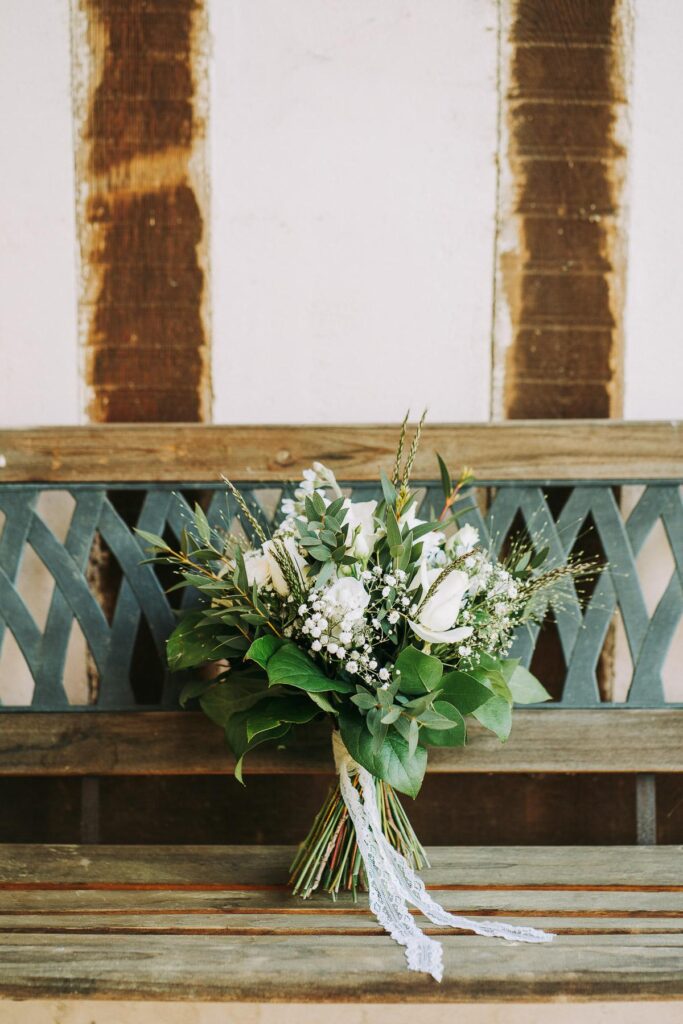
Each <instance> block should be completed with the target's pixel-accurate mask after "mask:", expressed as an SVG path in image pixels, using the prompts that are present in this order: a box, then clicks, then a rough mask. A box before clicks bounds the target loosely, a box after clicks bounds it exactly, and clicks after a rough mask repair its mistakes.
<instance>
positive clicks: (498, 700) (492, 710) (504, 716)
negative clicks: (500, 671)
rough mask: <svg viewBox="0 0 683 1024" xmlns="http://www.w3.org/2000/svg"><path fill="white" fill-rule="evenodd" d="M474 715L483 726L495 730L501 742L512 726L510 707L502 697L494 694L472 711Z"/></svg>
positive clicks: (506, 736)
mask: <svg viewBox="0 0 683 1024" xmlns="http://www.w3.org/2000/svg"><path fill="white" fill-rule="evenodd" d="M474 717H475V718H476V719H477V721H478V722H481V724H482V725H483V726H484V728H485V729H490V730H491V732H495V734H496V736H497V737H498V739H499V740H501V741H502V742H503V743H504V742H505V740H506V739H507V738H508V736H509V735H510V729H511V728H512V707H511V706H510V702H509V701H507V700H506V699H505V698H504V697H498V696H496V695H494V696H493V697H489V699H488V700H487V701H486V703H485V704H482V705H481V707H480V708H477V710H476V711H475V712H474Z"/></svg>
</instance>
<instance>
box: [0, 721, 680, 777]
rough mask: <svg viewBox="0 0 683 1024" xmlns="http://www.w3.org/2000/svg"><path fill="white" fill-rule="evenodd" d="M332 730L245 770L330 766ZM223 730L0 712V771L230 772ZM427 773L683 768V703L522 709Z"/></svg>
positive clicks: (439, 752)
mask: <svg viewBox="0 0 683 1024" xmlns="http://www.w3.org/2000/svg"><path fill="white" fill-rule="evenodd" d="M330 750H331V748H330V734H329V729H328V728H327V727H325V726H320V727H319V728H310V729H309V730H307V732H306V735H305V736H301V737H300V738H299V739H298V740H297V741H295V742H294V743H293V744H292V746H291V747H290V748H289V749H285V750H278V749H276V748H268V747H266V748H260V749H259V750H257V751H255V752H254V753H253V755H251V757H249V758H247V760H246V765H245V771H246V773H247V774H249V773H251V774H261V775H269V774H281V773H291V774H297V775H319V774H330V773H331V772H332V759H331V752H330ZM233 767H234V758H233V757H232V755H231V754H230V752H229V751H228V750H227V748H226V746H225V744H224V742H223V735H222V733H221V731H220V730H219V729H218V728H217V727H216V726H215V725H213V724H212V723H211V722H209V721H208V719H206V718H205V717H204V716H203V715H202V714H201V713H200V712H194V713H191V712H185V713H184V712H172V711H171V712H164V711H148V712H132V713H131V712H70V713H59V712H46V713H40V712H16V713H11V714H6V715H3V716H2V726H1V727H0V775H15V776H21V775H141V774H142V775H148V774H157V775H196V774H202V775H203V774H225V773H229V772H232V770H233ZM428 771H430V772H560V773H561V772H678V771H683V709H673V708H660V709H654V710H636V709H620V708H612V709H606V710H595V709H589V710H583V711H582V710H576V711H574V710H568V709H562V710H552V709H546V710H538V711H531V710H518V711H517V712H516V716H515V720H514V725H513V730H512V735H511V737H510V739H509V740H508V741H507V743H505V744H501V743H500V742H499V741H498V740H497V739H496V737H495V736H493V734H491V733H488V732H486V731H485V730H483V729H482V728H481V727H480V726H478V725H477V724H476V723H475V724H473V726H472V727H471V729H470V742H469V744H468V746H467V748H464V749H456V750H449V749H448V748H434V749H432V750H431V751H430V756H429V766H428Z"/></svg>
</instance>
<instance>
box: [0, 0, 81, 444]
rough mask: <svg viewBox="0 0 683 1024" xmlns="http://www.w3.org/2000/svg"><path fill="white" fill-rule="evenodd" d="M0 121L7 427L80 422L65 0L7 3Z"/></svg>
mask: <svg viewBox="0 0 683 1024" xmlns="http://www.w3.org/2000/svg"><path fill="white" fill-rule="evenodd" d="M0 124H1V125H2V138H3V141H2V154H1V156H0V253H2V273H0V426H28V425H32V424H50V423H67V424H68V423H76V422H78V419H79V360H78V348H77V333H76V224H75V213H74V209H75V207H74V175H73V140H72V116H71V59H70V49H69V4H68V0H1V3H0Z"/></svg>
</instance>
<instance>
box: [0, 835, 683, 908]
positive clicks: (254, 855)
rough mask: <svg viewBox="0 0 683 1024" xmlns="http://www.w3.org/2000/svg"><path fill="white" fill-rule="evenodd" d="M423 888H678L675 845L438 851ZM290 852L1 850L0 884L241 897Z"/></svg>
mask: <svg viewBox="0 0 683 1024" xmlns="http://www.w3.org/2000/svg"><path fill="white" fill-rule="evenodd" d="M427 853H428V856H429V860H430V863H431V867H430V868H426V869H425V870H424V871H422V872H421V874H422V877H423V878H424V880H425V882H426V884H427V885H428V886H433V887H435V888H438V889H442V890H445V891H450V892H452V893H458V892H459V891H461V890H476V889H482V890H485V891H486V894H487V895H486V898H487V899H491V898H492V894H495V893H496V892H498V891H512V890H520V889H523V888H526V887H528V888H530V889H534V888H536V887H541V888H543V889H552V890H560V889H562V888H566V887H578V888H580V889H584V890H587V889H590V888H591V887H601V888H602V887H606V888H608V889H618V890H619V889H620V890H628V889H632V888H635V889H636V890H648V889H650V890H652V891H663V890H666V889H670V888H671V889H673V890H674V891H677V892H683V871H682V870H681V865H682V864H683V860H682V855H681V849H680V847H678V846H656V847H646V846H640V847H632V846H583V847H557V846H519V847H515V846H509V847H508V846H491V847H472V846H434V847H430V848H429V849H428V851H427ZM293 855H294V849H293V848H292V847H288V846H104V845H102V846H82V845H54V846H52V845H51V846H42V845H33V844H22V843H16V844H4V845H0V888H9V887H15V888H26V887H30V886H34V887H38V888H46V889H47V888H49V887H50V886H68V887H69V888H71V889H80V888H87V887H89V886H96V887H107V886H116V885H120V886H122V887H127V888H132V889H135V888H137V889H138V890H139V891H141V892H144V891H145V890H146V889H163V888H164V887H166V888H168V887H178V888H180V889H183V888H186V889H192V888H195V889H200V890H207V889H211V888H214V889H215V890H216V891H221V890H223V891H226V890H227V891H229V890H230V889H231V888H236V889H238V890H240V891H242V890H244V889H248V888H249V887H251V886H255V887H256V888H257V889H259V890H264V889H268V888H269V887H273V886H275V887H276V888H277V890H281V889H283V887H284V885H285V883H286V881H287V872H288V867H289V864H290V862H291V859H292V857H293Z"/></svg>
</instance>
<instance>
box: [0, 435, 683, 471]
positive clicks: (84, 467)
mask: <svg viewBox="0 0 683 1024" xmlns="http://www.w3.org/2000/svg"><path fill="white" fill-rule="evenodd" d="M397 434H398V431H397V428H396V427H395V426H382V425H368V426H363V425H360V426H359V425H354V426H210V425H202V424H168V425H165V424H136V425H128V424H126V425H106V426H88V427H40V428H36V429H33V430H0V483H3V482H4V483H11V482H29V481H37V482H45V483H47V482H51V481H54V482H59V483H68V482H72V483H86V482H89V481H96V482H105V483H114V482H119V481H129V482H130V481H144V482H148V481H162V480H166V481H177V480H183V481H185V482H187V483H190V482H193V481H199V482H205V481H210V480H215V479H216V478H217V476H218V475H219V474H220V473H225V474H226V476H229V477H230V478H231V479H234V480H240V481H262V482H265V481H272V482H278V481H282V480H287V479H293V478H294V479H295V478H297V476H298V475H299V474H300V472H301V470H302V469H305V468H306V467H308V466H310V464H311V462H313V461H314V460H315V459H320V460H321V461H323V462H325V461H327V462H328V463H329V465H330V466H331V467H332V468H333V469H334V471H335V472H336V473H337V475H338V477H339V478H340V479H346V480H376V479H377V477H378V474H379V470H380V468H381V467H385V468H386V466H387V465H388V464H391V462H392V459H393V456H394V452H395V448H396V440H397ZM434 451H439V452H440V453H441V455H442V456H443V457H444V459H446V461H447V463H448V465H451V466H453V467H456V466H462V465H471V466H474V467H475V470H476V472H477V475H478V477H479V478H480V479H488V480H546V479H548V480H560V479H562V480H582V481H587V480H626V479H628V480H658V479H667V480H676V479H679V478H680V477H681V474H682V467H683V424H681V423H678V422H671V421H662V422H647V423H638V422H617V421H606V420H572V421H564V422H563V421H558V420H550V421H548V420H533V421H514V422H508V423H495V424H494V423H491V424H428V425H427V426H426V427H425V431H424V435H423V442H422V445H421V449H420V451H419V453H418V456H417V460H416V464H415V469H414V477H415V479H418V480H428V479H432V478H433V477H434Z"/></svg>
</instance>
